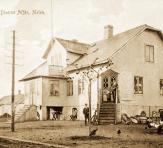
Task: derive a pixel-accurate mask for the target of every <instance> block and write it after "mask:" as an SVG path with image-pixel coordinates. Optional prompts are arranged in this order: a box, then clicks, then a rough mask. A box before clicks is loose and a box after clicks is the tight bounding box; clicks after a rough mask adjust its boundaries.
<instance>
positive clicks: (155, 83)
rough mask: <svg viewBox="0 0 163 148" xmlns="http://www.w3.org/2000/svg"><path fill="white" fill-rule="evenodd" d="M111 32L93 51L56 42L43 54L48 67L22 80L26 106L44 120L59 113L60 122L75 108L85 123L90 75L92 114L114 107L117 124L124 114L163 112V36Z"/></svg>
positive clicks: (147, 31)
mask: <svg viewBox="0 0 163 148" xmlns="http://www.w3.org/2000/svg"><path fill="white" fill-rule="evenodd" d="M109 27H110V28H105V31H108V34H107V32H105V39H104V40H101V41H99V42H96V43H94V44H92V46H90V45H88V44H83V43H80V42H77V41H68V40H63V39H57V38H56V39H55V42H54V43H53V45H52V44H51V46H52V47H53V48H51V46H49V47H48V49H47V50H46V52H45V54H44V58H45V60H46V61H45V63H44V64H43V65H41V66H40V67H38V68H37V69H36V70H35V71H34V72H32V73H31V74H29V75H27V76H26V77H25V78H24V79H23V81H24V82H25V97H26V103H27V104H34V105H36V106H37V110H38V112H39V113H40V116H41V118H40V119H41V120H47V119H50V118H51V116H52V112H53V110H57V111H59V112H61V119H70V115H71V114H72V108H77V110H78V119H83V113H82V110H83V107H84V104H85V103H88V98H89V94H90V92H89V90H88V86H89V84H90V83H89V79H88V75H87V72H90V73H92V75H91V79H92V80H91V100H92V102H91V106H92V113H93V112H94V110H95V109H98V110H101V109H102V108H103V107H106V105H107V106H109V105H111V106H115V110H114V108H111V109H112V110H113V114H115V116H114V117H113V118H112V119H113V120H115V121H117V122H118V121H120V120H121V114H122V113H127V114H128V115H131V116H134V115H138V114H140V112H141V111H145V112H146V113H147V116H151V114H152V111H158V109H163V95H162V94H163V93H162V92H163V81H162V79H163V66H162V64H163V35H162V32H161V31H160V30H158V29H155V28H153V27H150V26H148V25H142V26H139V27H136V28H133V29H131V30H128V31H126V32H123V33H120V34H117V35H113V34H112V33H113V30H112V29H113V27H112V26H109ZM109 29H111V30H109ZM49 45H50V44H49ZM85 53H87V54H85ZM110 62H112V63H113V64H110ZM70 81H71V82H70ZM114 82H116V83H117V87H116V88H113V87H112V86H113V84H114ZM32 83H33V84H32ZM32 85H33V86H32ZM31 87H32V89H34V90H32V89H31ZM102 105H105V106H102ZM108 109H109V108H108ZM99 112H100V111H99ZM107 113H108V114H109V112H107ZM104 118H105V117H104ZM101 120H105V119H103V118H101Z"/></svg>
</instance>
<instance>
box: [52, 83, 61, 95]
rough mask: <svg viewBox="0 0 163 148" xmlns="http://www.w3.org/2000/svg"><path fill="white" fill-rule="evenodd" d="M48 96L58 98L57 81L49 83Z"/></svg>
mask: <svg viewBox="0 0 163 148" xmlns="http://www.w3.org/2000/svg"><path fill="white" fill-rule="evenodd" d="M50 96H59V80H51V81H50Z"/></svg>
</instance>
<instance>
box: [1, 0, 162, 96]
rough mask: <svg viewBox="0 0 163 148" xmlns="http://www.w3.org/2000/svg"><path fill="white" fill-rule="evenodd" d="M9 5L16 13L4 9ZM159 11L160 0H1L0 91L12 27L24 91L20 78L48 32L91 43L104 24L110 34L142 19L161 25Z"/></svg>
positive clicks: (7, 82) (5, 86) (5, 91)
mask: <svg viewBox="0 0 163 148" xmlns="http://www.w3.org/2000/svg"><path fill="white" fill-rule="evenodd" d="M51 4H52V8H53V9H52V11H51ZM33 10H36V11H37V12H41V13H39V14H34V15H33V14H32V12H33ZM8 11H10V12H11V11H12V12H13V11H15V14H3V13H4V12H8ZM25 11H26V12H28V14H22V13H21V14H20V13H19V14H18V12H25ZM52 12H53V15H51V14H52ZM162 14H163V0H0V67H1V70H0V82H1V83H0V97H1V96H3V95H10V93H11V64H8V63H11V51H12V30H15V31H16V64H18V65H17V66H16V93H17V91H18V90H19V89H20V90H22V92H23V83H19V82H18V80H20V79H21V78H23V77H24V76H25V75H26V74H28V73H29V72H30V71H31V70H32V69H34V68H35V67H37V66H38V65H39V64H40V63H42V62H43V59H42V55H43V53H44V51H45V50H46V47H47V45H48V42H49V40H50V38H51V37H52V36H55V37H61V38H64V39H70V40H71V39H77V40H79V41H81V42H86V43H92V42H95V41H97V40H101V39H103V36H104V26H106V25H108V24H110V25H113V26H114V34H116V33H119V32H122V31H125V30H127V29H130V28H133V27H136V26H138V25H142V24H148V25H150V26H153V27H155V28H158V29H160V30H163V19H162ZM51 18H53V19H51Z"/></svg>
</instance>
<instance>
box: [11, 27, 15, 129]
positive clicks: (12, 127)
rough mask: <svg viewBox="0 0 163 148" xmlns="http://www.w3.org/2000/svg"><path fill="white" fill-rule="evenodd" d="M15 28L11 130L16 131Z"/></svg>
mask: <svg viewBox="0 0 163 148" xmlns="http://www.w3.org/2000/svg"><path fill="white" fill-rule="evenodd" d="M14 92H15V30H14V31H13V51H12V88H11V111H12V114H11V116H12V119H11V131H12V132H14V131H15V123H14V116H15V105H14V100H15V98H14V97H15V94H14Z"/></svg>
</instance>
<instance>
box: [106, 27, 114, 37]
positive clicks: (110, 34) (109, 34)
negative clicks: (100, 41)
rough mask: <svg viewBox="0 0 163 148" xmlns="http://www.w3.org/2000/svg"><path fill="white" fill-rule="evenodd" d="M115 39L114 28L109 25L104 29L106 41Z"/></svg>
mask: <svg viewBox="0 0 163 148" xmlns="http://www.w3.org/2000/svg"><path fill="white" fill-rule="evenodd" d="M112 37H113V26H112V25H107V26H105V27H104V39H110V38H112Z"/></svg>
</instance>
